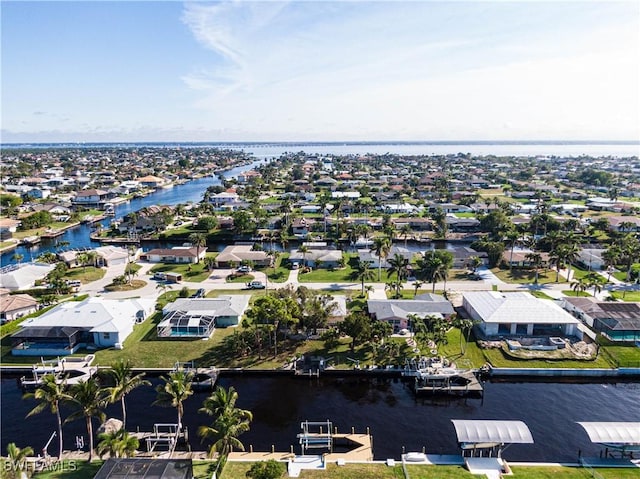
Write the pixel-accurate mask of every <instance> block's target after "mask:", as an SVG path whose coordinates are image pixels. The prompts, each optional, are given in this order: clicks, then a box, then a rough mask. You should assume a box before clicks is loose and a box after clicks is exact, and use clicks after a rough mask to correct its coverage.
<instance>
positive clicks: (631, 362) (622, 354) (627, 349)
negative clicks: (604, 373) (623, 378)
mask: <svg viewBox="0 0 640 479" xmlns="http://www.w3.org/2000/svg"><path fill="white" fill-rule="evenodd" d="M598 343H599V344H600V349H601V350H604V351H605V353H606V354H609V355H611V357H612V359H613V360H614V361H615V362H616V363H617V364H619V365H620V367H634V368H638V367H640V348H639V347H637V346H635V345H634V344H633V343H623V344H619V343H614V342H613V341H609V340H608V339H607V338H605V337H603V336H598Z"/></svg>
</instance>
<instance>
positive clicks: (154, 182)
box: [137, 175, 166, 188]
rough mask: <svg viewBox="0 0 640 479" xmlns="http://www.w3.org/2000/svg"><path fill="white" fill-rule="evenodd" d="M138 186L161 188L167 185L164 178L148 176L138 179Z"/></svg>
mask: <svg viewBox="0 0 640 479" xmlns="http://www.w3.org/2000/svg"><path fill="white" fill-rule="evenodd" d="M137 181H138V184H140V185H141V186H144V187H145V188H161V187H162V186H164V184H165V183H166V181H165V179H164V178H160V177H158V176H153V175H147V176H143V177H142V178H138V180H137Z"/></svg>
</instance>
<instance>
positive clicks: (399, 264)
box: [387, 253, 409, 298]
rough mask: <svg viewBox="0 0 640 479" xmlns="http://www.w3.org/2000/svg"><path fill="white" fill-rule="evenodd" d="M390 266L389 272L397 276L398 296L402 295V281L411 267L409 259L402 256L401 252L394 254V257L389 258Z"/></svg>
mask: <svg viewBox="0 0 640 479" xmlns="http://www.w3.org/2000/svg"><path fill="white" fill-rule="evenodd" d="M388 262H389V267H388V268H387V274H388V275H389V276H392V275H393V274H395V275H396V276H397V281H396V296H397V297H398V298H399V297H400V288H401V285H402V281H403V280H404V279H405V278H406V277H407V271H408V267H409V260H408V259H407V258H405V257H404V256H402V255H401V254H400V253H396V254H394V255H393V258H391V259H389V261H388Z"/></svg>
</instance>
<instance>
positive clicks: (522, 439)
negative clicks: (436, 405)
mask: <svg viewBox="0 0 640 479" xmlns="http://www.w3.org/2000/svg"><path fill="white" fill-rule="evenodd" d="M451 422H452V423H453V425H454V427H455V428H456V435H457V436H458V442H461V443H502V444H533V437H532V436H531V431H529V428H528V427H527V425H526V424H525V423H523V422H522V421H482V420H481V421H472V420H463V419H452V420H451Z"/></svg>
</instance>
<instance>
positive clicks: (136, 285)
mask: <svg viewBox="0 0 640 479" xmlns="http://www.w3.org/2000/svg"><path fill="white" fill-rule="evenodd" d="M146 284H147V282H146V281H142V280H141V279H133V280H131V284H129V283H128V282H127V283H125V284H115V285H114V284H113V283H112V284H108V285H107V286H105V287H104V289H106V290H107V291H135V290H136V289H140V288H143V287H144V286H146Z"/></svg>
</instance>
